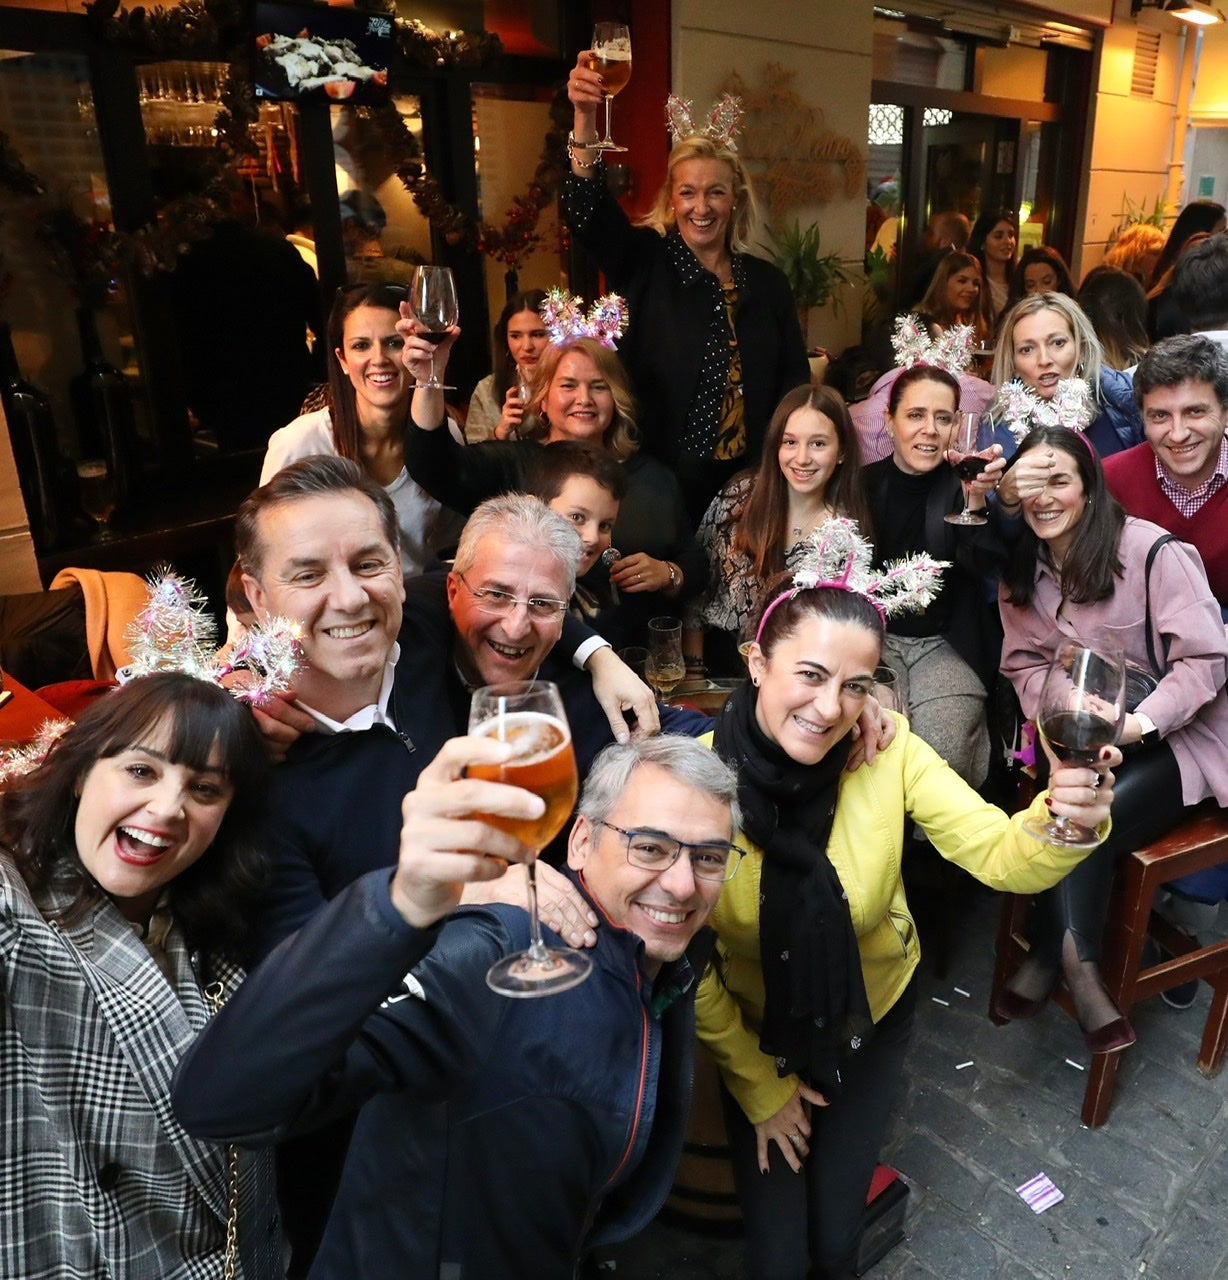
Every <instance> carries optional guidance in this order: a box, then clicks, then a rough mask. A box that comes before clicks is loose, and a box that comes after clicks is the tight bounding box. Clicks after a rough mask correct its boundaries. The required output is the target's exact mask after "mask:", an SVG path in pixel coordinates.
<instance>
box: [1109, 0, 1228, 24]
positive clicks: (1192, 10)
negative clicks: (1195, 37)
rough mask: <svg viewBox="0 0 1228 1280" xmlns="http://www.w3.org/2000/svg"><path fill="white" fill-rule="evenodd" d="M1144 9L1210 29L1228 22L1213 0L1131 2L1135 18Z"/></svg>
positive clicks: (1131, 10)
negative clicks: (1157, 11)
mask: <svg viewBox="0 0 1228 1280" xmlns="http://www.w3.org/2000/svg"><path fill="white" fill-rule="evenodd" d="M1143 9H1159V10H1160V11H1161V12H1163V13H1170V14H1172V16H1173V17H1174V18H1178V19H1180V20H1181V21H1182V22H1189V23H1191V24H1193V25H1194V26H1199V27H1210V26H1213V25H1214V24H1215V23H1217V22H1224V21H1228V19H1225V17H1224V14H1223V13H1222V12H1221V11H1220V10H1219V9H1217V8H1216V7H1215V6H1214V5H1213V4H1212V3H1211V0H1130V13H1131V15H1132V16H1133V17H1136V18H1137V17H1138V15H1139V12H1140V11H1141V10H1143Z"/></svg>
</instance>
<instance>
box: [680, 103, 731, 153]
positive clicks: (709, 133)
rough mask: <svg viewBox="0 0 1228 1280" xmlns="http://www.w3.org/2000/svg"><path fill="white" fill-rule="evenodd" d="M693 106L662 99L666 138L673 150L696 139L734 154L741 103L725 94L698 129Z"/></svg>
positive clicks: (714, 104)
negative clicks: (700, 138) (667, 129)
mask: <svg viewBox="0 0 1228 1280" xmlns="http://www.w3.org/2000/svg"><path fill="white" fill-rule="evenodd" d="M694 111H695V106H694V103H693V102H692V101H691V100H690V98H680V97H678V95H677V94H674V93H671V94H670V95H669V97H668V98H666V99H665V123H666V124H667V125H668V126H669V132H670V136H671V137H672V138H673V140H674V145H675V146H676V145H677V144H678V143H679V142H681V141H682V140H683V139H684V138H694V137H696V136H699V137H703V138H711V139H712V141H713V142H715V143H716V144H717V146H721V147H728V148H729V150H730V151H736V150H737V147H736V146H735V145H734V141H733V140H734V138H735V137H736V136H737V132H738V129H739V128H740V127H741V125H742V117H743V116H744V115H745V112H744V111H743V110H742V99H741V98H736V97H734V95H733V94H731V93H726V94H724V95H723V96H722V97H720V98H718V99H717V100H716V101H715V102H714V103H713V104H712V109H711V110H710V111H709V112H708V119H707V120H706V121H705V122H704V124H703V125H702V126H700V125H697V124H696V123H695V114H694Z"/></svg>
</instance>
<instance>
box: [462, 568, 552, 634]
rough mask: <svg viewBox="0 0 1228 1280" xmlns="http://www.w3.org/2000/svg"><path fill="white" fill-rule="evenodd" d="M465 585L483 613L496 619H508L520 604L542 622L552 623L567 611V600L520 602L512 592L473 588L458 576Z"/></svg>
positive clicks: (532, 598) (536, 597) (541, 598)
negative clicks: (492, 615)
mask: <svg viewBox="0 0 1228 1280" xmlns="http://www.w3.org/2000/svg"><path fill="white" fill-rule="evenodd" d="M456 576H457V577H458V578H459V579H460V580H461V581H462V582H464V583H465V590H466V591H468V592H469V594H470V595H471V596H472V597H473V598H474V599H475V600H476V601H477V603H478V608H479V609H481V610H482V612H483V613H492V614H494V615H495V616H496V617H506V616H507V615H508V614H509V613H511V612H512V610H513V609H515V607H516V606H517V605H518V604H522V605H524V607H525V608H526V609H527V610H528V611H529V617H530V618H537V619H538V620H539V621H541V622H550V621H552V620H553V619H555V618H558V617H560V616H561V615H562V614H564V613H566V611H567V601H566V600H551V599H550V598H549V596H530V597H529V599H528V600H518V599H517V598H516V597H515V596H514V595H512V593H511V592H510V591H500V590H499V589H498V588H497V587H471V586H470V585H469V583H468V582H465V575H464V574H463V573H458V574H457V575H456Z"/></svg>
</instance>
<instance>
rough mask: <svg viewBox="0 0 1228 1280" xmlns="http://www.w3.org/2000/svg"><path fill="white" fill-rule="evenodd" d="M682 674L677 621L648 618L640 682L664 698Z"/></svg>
mask: <svg viewBox="0 0 1228 1280" xmlns="http://www.w3.org/2000/svg"><path fill="white" fill-rule="evenodd" d="M685 675H686V659H685V658H684V657H683V656H682V622H681V620H680V619H678V618H651V619H649V622H648V661H647V662H646V663H645V664H644V679H645V680H647V681H648V683H649V684H650V685H652V687H653V688H654V689H655V690H656V691H657V697H658V698H661V699H665V698H668V697H669V695H670V694H671V693H673V691H674V686H675V685H677V684H679V683H680V682H681V680H682V678H683V676H685Z"/></svg>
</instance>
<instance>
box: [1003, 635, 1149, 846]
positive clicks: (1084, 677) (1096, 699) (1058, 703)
mask: <svg viewBox="0 0 1228 1280" xmlns="http://www.w3.org/2000/svg"><path fill="white" fill-rule="evenodd" d="M1125 685H1126V673H1125V663H1124V661H1123V660H1122V656H1121V654H1120V653H1114V652H1113V651H1111V650H1101V649H1097V648H1093V647H1092V646H1090V645H1087V644H1084V643H1083V642H1082V641H1079V640H1066V641H1063V642H1062V643H1061V644H1060V645H1059V647H1058V650H1057V652H1056V653H1055V654H1054V656H1053V661H1052V662H1050V664H1049V670H1048V673H1047V674H1046V676H1045V683H1044V686H1043V687H1042V689H1041V691H1040V706H1039V708H1038V709H1037V716H1036V723H1037V727H1038V728H1039V729H1040V733H1041V737H1043V738H1044V740H1045V742H1046V743H1047V744H1048V747H1049V750H1050V751H1052V752H1053V754H1054V755H1055V756H1056V757H1057V758H1058V760H1059V761H1060V762H1061V763H1062V764H1064V765H1071V766H1074V767H1084V768H1088V769H1094V768H1095V767H1096V762H1097V760H1098V759H1099V756H1100V750H1101V748H1102V747H1108V746H1112V745H1113V743H1115V742H1116V741H1117V739H1118V737H1119V736H1120V735H1121V728H1122V725H1123V723H1124V722H1125V718H1126V695H1125ZM1023 829H1024V830H1025V831H1026V832H1027V833H1028V835H1030V836H1034V837H1035V838H1036V839H1037V840H1043V841H1044V842H1045V843H1046V844H1058V845H1064V846H1067V847H1069V848H1073V849H1093V848H1095V846H1096V845H1098V844H1099V843H1100V837H1099V836H1098V835H1097V834H1096V833H1095V832H1094V831H1093V830H1091V828H1090V827H1085V826H1083V825H1081V824H1080V823H1077V822H1075V821H1074V820H1073V819H1071V818H1066V817H1054V818H1052V819H1050V820H1049V821H1047V822H1041V821H1039V820H1036V819H1033V820H1029V821H1028V822H1025V823H1024V824H1023Z"/></svg>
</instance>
